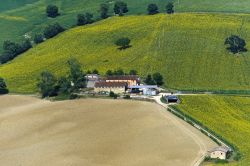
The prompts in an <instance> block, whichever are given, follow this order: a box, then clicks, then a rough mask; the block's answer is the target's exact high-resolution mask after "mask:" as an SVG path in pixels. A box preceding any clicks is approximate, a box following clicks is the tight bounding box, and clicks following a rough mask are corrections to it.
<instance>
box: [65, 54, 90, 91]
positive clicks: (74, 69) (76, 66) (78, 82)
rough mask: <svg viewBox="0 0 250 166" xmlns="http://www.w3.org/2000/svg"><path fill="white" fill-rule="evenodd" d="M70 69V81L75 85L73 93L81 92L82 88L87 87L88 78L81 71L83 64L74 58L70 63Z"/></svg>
mask: <svg viewBox="0 0 250 166" xmlns="http://www.w3.org/2000/svg"><path fill="white" fill-rule="evenodd" d="M68 65H69V67H70V76H69V78H70V80H71V81H72V83H73V87H72V89H73V91H76V90H79V89H80V88H85V87H86V78H85V74H84V73H83V71H82V69H81V64H80V63H79V61H78V60H76V59H74V58H72V59H70V60H69V61H68Z"/></svg>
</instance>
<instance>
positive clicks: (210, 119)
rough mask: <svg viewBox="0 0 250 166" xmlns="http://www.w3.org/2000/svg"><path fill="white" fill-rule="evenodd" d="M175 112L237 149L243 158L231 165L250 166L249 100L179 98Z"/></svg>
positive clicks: (249, 97)
mask: <svg viewBox="0 0 250 166" xmlns="http://www.w3.org/2000/svg"><path fill="white" fill-rule="evenodd" d="M181 100H182V103H181V104H180V105H179V106H178V108H179V109H180V110H181V111H183V112H184V113H187V114H188V115H190V116H191V117H193V118H195V119H197V120H198V121H200V122H201V123H203V124H204V125H205V126H207V127H208V128H209V129H211V130H213V131H214V132H216V133H217V134H219V135H221V136H222V137H223V138H225V139H226V140H227V141H229V142H231V143H233V144H234V145H236V146H237V147H238V148H239V151H240V152H241V153H242V155H243V158H242V159H241V160H240V161H239V162H237V163H231V164H230V165H242V166H247V165H249V164H250V148H249V145H250V96H220V95H200V96H182V97H181Z"/></svg>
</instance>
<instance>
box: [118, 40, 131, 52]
mask: <svg viewBox="0 0 250 166" xmlns="http://www.w3.org/2000/svg"><path fill="white" fill-rule="evenodd" d="M115 44H116V45H117V46H120V48H119V49H120V50H122V49H126V48H129V47H131V46H130V45H129V44H130V39H129V38H127V37H123V38H120V39H118V40H117V41H116V42H115Z"/></svg>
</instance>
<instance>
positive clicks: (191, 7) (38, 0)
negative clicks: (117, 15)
mask: <svg viewBox="0 0 250 166" xmlns="http://www.w3.org/2000/svg"><path fill="white" fill-rule="evenodd" d="M124 1H125V2H127V3H128V6H129V10H130V11H129V13H128V14H146V8H147V5H148V4H149V3H157V4H158V6H159V7H160V11H161V12H164V7H165V5H166V3H167V2H169V1H171V0H124ZM102 2H108V3H109V4H110V6H113V4H114V1H112V0H109V1H107V0H91V1H90V0H74V1H71V0H54V1H53V3H52V2H51V1H49V0H0V3H1V5H0V53H1V52H2V47H1V46H2V43H3V41H5V40H13V41H21V40H22V39H23V38H24V37H23V35H24V34H26V33H27V34H30V35H31V36H33V35H34V33H36V32H40V31H42V30H43V29H44V26H46V25H47V24H49V23H52V22H60V23H61V24H62V25H64V26H65V27H67V28H69V27H71V26H72V25H74V24H75V21H76V15H77V14H78V13H83V12H86V11H88V12H92V13H94V14H95V16H97V15H98V13H97V11H98V8H99V5H100V3H102ZM51 3H52V4H56V5H57V6H59V8H60V11H61V14H62V15H61V16H60V17H58V18H56V19H48V18H47V17H46V15H45V8H46V6H47V5H48V4H51ZM174 3H175V8H176V11H177V12H227V13H230V12H236V13H237V12H238V13H239V12H241V13H249V12H250V0H237V2H236V1H235V0H219V1H218V0H174ZM111 12H112V8H111ZM110 14H111V15H112V13H110Z"/></svg>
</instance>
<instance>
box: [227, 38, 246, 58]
mask: <svg viewBox="0 0 250 166" xmlns="http://www.w3.org/2000/svg"><path fill="white" fill-rule="evenodd" d="M225 45H228V47H227V50H229V51H230V52H232V53H233V54H237V53H240V52H246V51H247V49H246V48H245V46H246V42H245V40H244V39H242V38H240V37H239V36H236V35H231V36H230V37H228V38H226V40H225Z"/></svg>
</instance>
